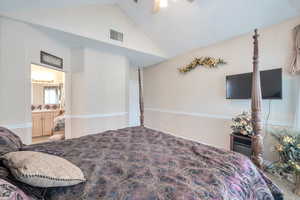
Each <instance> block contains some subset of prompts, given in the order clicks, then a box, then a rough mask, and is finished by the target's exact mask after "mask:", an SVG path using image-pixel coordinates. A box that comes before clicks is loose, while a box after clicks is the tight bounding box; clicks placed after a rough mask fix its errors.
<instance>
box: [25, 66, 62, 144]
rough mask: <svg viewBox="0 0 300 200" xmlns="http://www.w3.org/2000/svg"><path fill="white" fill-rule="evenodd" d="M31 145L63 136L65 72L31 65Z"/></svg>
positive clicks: (59, 138) (60, 138)
mask: <svg viewBox="0 0 300 200" xmlns="http://www.w3.org/2000/svg"><path fill="white" fill-rule="evenodd" d="M31 111H32V143H41V142H47V141H53V140H63V139H64V136H65V72H63V71H58V70H54V69H50V68H47V67H44V66H40V65H36V64H31Z"/></svg>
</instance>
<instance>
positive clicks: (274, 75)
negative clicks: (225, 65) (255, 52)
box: [226, 68, 282, 99]
mask: <svg viewBox="0 0 300 200" xmlns="http://www.w3.org/2000/svg"><path fill="white" fill-rule="evenodd" d="M260 77H261V90H262V98H263V99H282V69H281V68H280V69H272V70H266V71H261V72H260ZM251 89H252V73H245V74H237V75H230V76H226V98H227V99H250V98H251Z"/></svg>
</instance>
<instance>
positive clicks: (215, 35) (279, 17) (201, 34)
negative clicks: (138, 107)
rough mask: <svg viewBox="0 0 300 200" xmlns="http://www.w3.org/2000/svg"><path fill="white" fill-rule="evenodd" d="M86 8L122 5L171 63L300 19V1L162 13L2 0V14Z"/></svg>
mask: <svg viewBox="0 0 300 200" xmlns="http://www.w3.org/2000/svg"><path fill="white" fill-rule="evenodd" d="M82 4H116V5H117V6H119V7H120V8H121V9H122V10H123V12H124V13H126V15H128V16H129V17H130V18H131V19H132V21H133V22H134V23H135V24H136V25H137V27H138V28H140V29H141V30H142V31H143V32H144V33H145V34H146V35H147V36H148V37H149V38H150V39H151V40H152V41H153V42H154V43H156V45H157V46H158V47H159V48H160V49H161V50H162V51H163V52H166V54H167V57H168V58H171V57H174V56H176V55H179V54H182V53H185V52H187V51H190V50H192V49H195V48H200V47H204V46H207V45H210V44H214V43H217V42H220V41H223V40H227V39H230V38H233V37H236V36H239V35H241V34H245V33H248V32H250V31H252V30H253V29H254V28H262V27H266V26H270V25H272V24H276V23H280V22H282V21H284V20H286V19H289V18H292V17H295V16H299V15H300V0H194V2H193V3H189V2H188V1H187V0H169V7H168V8H165V9H161V11H160V12H159V13H157V14H153V13H152V7H153V1H152V0H139V3H138V4H136V3H134V1H133V0H51V1H50V0H1V1H0V12H15V11H18V10H24V9H27V10H28V9H32V12H34V9H40V8H49V7H50V8H56V7H66V6H74V5H76V6H77V5H78V6H80V5H82ZM108 20H109V19H108Z"/></svg>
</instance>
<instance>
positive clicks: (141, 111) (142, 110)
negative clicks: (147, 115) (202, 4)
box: [138, 68, 144, 126]
mask: <svg viewBox="0 0 300 200" xmlns="http://www.w3.org/2000/svg"><path fill="white" fill-rule="evenodd" d="M138 79H139V104H140V125H141V126H144V99H143V91H142V77H141V69H140V68H138Z"/></svg>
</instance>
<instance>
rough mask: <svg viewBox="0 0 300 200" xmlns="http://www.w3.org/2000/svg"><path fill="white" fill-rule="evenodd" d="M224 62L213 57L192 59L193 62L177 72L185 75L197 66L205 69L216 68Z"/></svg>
mask: <svg viewBox="0 0 300 200" xmlns="http://www.w3.org/2000/svg"><path fill="white" fill-rule="evenodd" d="M224 64H226V62H225V61H224V60H223V59H221V58H213V57H200V58H194V60H193V61H192V62H191V63H190V64H188V65H186V66H183V67H181V68H179V69H178V70H179V72H181V73H187V72H189V71H191V70H193V69H195V68H196V67H197V66H203V67H207V68H216V67H218V66H219V65H224Z"/></svg>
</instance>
